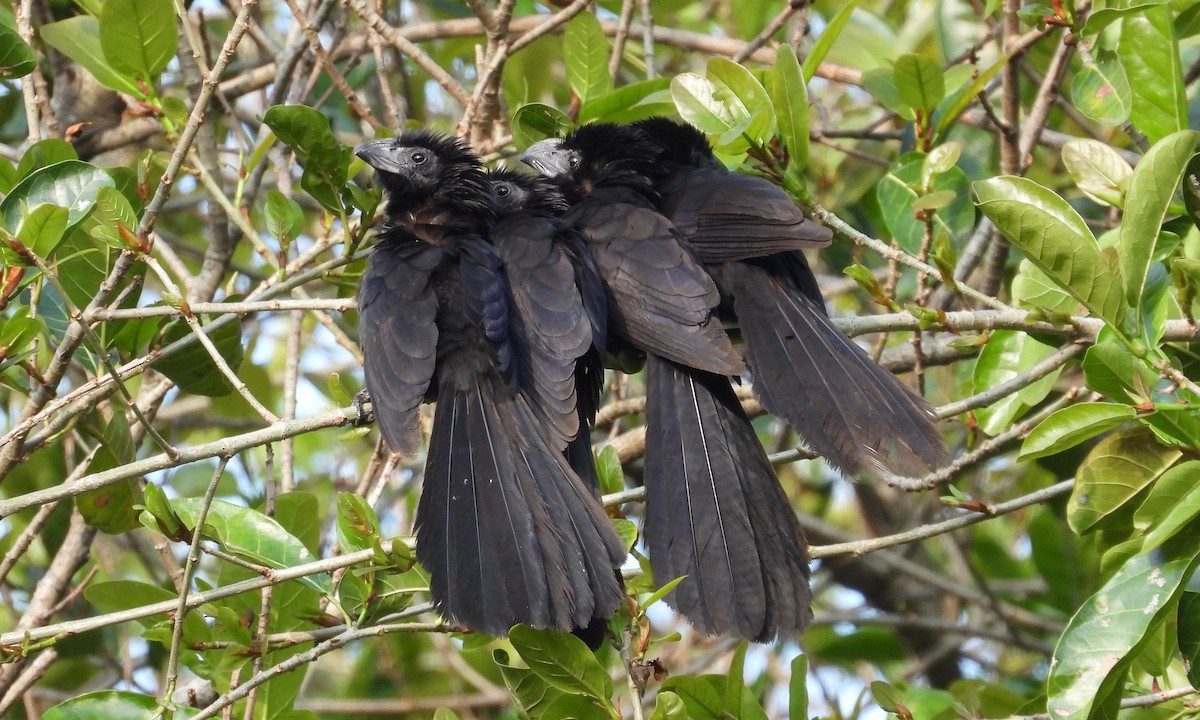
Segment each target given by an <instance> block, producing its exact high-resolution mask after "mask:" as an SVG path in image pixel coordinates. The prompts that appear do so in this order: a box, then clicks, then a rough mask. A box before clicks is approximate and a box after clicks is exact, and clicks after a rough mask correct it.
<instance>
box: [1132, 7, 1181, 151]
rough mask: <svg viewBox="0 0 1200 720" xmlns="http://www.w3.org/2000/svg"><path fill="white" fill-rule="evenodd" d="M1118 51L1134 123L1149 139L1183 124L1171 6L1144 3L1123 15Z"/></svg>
mask: <svg viewBox="0 0 1200 720" xmlns="http://www.w3.org/2000/svg"><path fill="white" fill-rule="evenodd" d="M1117 52H1118V54H1119V55H1120V57H1121V63H1122V64H1123V65H1124V66H1125V72H1126V73H1127V74H1128V75H1129V86H1130V88H1131V89H1132V91H1133V111H1132V113H1131V114H1130V118H1129V119H1130V120H1131V121H1132V122H1133V125H1134V127H1136V128H1137V129H1138V130H1139V131H1141V132H1142V133H1143V134H1144V135H1145V136H1146V137H1147V138H1148V139H1149V140H1150V142H1152V143H1153V142H1157V141H1158V140H1160V139H1161V138H1164V137H1166V136H1167V135H1170V134H1171V133H1173V132H1178V131H1179V130H1183V129H1184V128H1186V127H1187V124H1188V123H1187V107H1188V104H1187V95H1186V94H1185V93H1184V90H1183V68H1182V67H1181V66H1180V62H1179V44H1178V43H1177V41H1176V40H1175V33H1174V30H1173V29H1172V24H1171V8H1170V7H1169V6H1167V5H1154V6H1147V7H1145V8H1144V9H1143V10H1142V11H1141V12H1137V13H1131V14H1129V15H1128V16H1127V17H1125V18H1124V19H1123V20H1122V21H1121V40H1120V44H1119V45H1118V49H1117Z"/></svg>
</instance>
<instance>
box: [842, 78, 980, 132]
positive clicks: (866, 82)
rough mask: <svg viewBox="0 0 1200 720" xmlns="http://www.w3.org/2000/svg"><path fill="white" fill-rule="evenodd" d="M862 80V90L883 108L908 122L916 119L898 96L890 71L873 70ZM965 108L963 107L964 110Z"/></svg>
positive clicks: (910, 109) (910, 107)
mask: <svg viewBox="0 0 1200 720" xmlns="http://www.w3.org/2000/svg"><path fill="white" fill-rule="evenodd" d="M862 80H863V88H865V89H866V91H867V92H869V93H871V96H872V97H874V98H875V99H876V100H878V101H879V103H880V104H881V105H883V106H884V107H885V108H887V109H888V110H891V111H892V112H894V113H896V114H897V115H899V116H900V117H902V118H904V119H905V120H908V121H909V122H912V121H913V120H914V119H915V118H916V115H915V114H914V113H913V108H912V106H911V105H909V104H908V103H907V102H905V100H904V99H903V98H902V97H901V96H900V90H899V89H897V87H896V78H895V74H894V72H893V71H892V70H889V69H887V68H875V69H874V70H869V71H867V72H865V73H863V78H862ZM965 107H966V106H965V105H964V109H965Z"/></svg>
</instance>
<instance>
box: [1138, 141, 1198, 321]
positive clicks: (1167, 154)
mask: <svg viewBox="0 0 1200 720" xmlns="http://www.w3.org/2000/svg"><path fill="white" fill-rule="evenodd" d="M1197 139H1200V133H1197V132H1195V131H1193V130H1185V131H1182V132H1178V133H1174V134H1172V135H1169V136H1167V137H1165V138H1163V139H1162V140H1161V141H1160V142H1157V143H1155V144H1154V147H1152V148H1150V152H1148V153H1146V156H1145V157H1144V158H1142V160H1141V162H1139V163H1138V165H1137V167H1136V168H1134V170H1133V177H1132V178H1131V179H1130V181H1129V192H1128V193H1126V195H1125V214H1124V215H1123V216H1122V218H1121V239H1120V242H1119V244H1118V250H1119V256H1120V260H1121V276H1122V277H1123V278H1124V279H1125V285H1126V298H1127V301H1128V302H1129V305H1130V306H1131V307H1133V308H1134V309H1135V310H1136V311H1137V312H1136V313H1135V314H1134V317H1135V318H1137V319H1138V320H1140V313H1141V308H1142V288H1143V287H1144V286H1145V284H1146V273H1147V272H1148V270H1149V267H1150V262H1151V260H1152V257H1153V254H1154V244H1155V241H1157V240H1158V233H1159V229H1160V228H1161V227H1162V223H1163V220H1164V219H1165V218H1166V215H1167V209H1168V208H1169V206H1170V204H1171V200H1172V199H1173V198H1174V196H1175V191H1176V190H1177V189H1178V188H1179V183H1180V181H1181V180H1182V179H1183V172H1184V169H1185V168H1187V164H1188V161H1189V160H1191V158H1192V156H1193V155H1194V154H1195V152H1196V141H1197Z"/></svg>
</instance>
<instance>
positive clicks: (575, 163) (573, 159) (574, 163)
mask: <svg viewBox="0 0 1200 720" xmlns="http://www.w3.org/2000/svg"><path fill="white" fill-rule="evenodd" d="M567 164H568V165H570V166H571V167H573V168H577V167H579V156H578V155H571V156H570V157H568V158H567Z"/></svg>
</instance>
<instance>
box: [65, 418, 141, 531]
mask: <svg viewBox="0 0 1200 720" xmlns="http://www.w3.org/2000/svg"><path fill="white" fill-rule="evenodd" d="M134 454H135V450H134V443H133V436H132V434H131V433H130V431H129V421H128V420H126V419H125V413H124V412H115V413H113V415H112V418H111V419H110V420H109V421H108V422H107V423H105V424H104V429H103V436H102V437H101V439H100V450H99V451H98V452H97V453H96V456H95V457H94V458H93V459H92V462H91V464H89V465H88V469H87V472H88V473H89V474H94V473H99V472H104V471H105V470H111V469H113V468H115V467H118V466H121V465H125V464H127V463H130V462H133V460H134ZM141 501H142V491H141V488H140V487H139V485H138V483H137V481H136V480H134V479H132V478H131V479H128V480H122V481H121V482H117V483H113V484H112V485H107V486H105V487H102V488H97V489H95V490H88V491H85V492H82V493H80V494H78V495H76V496H75V507H76V508H77V509H78V510H79V514H80V515H82V516H83V519H84V520H86V521H87V523H88V525H91V526H92V527H94V528H96V529H98V530H100V531H101V532H105V533H108V534H110V535H118V534H120V533H124V532H128V531H130V530H132V529H134V528H135V527H137V526H138V514H139V510H138V509H137V507H136V505H137V503H140V502H141Z"/></svg>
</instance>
